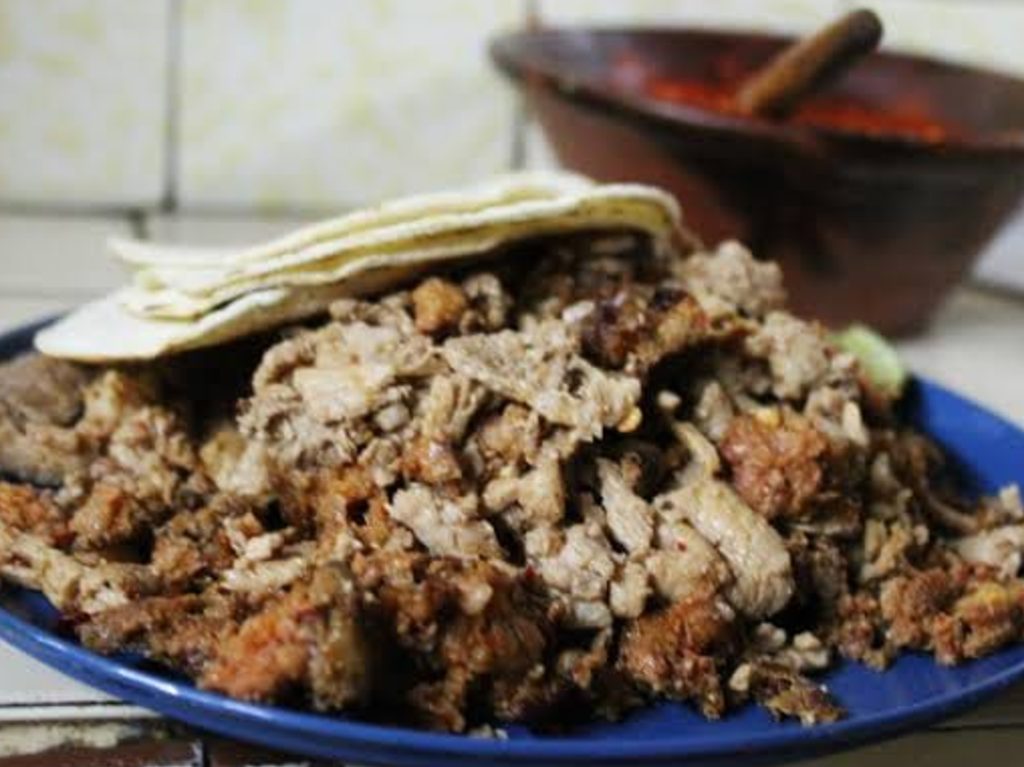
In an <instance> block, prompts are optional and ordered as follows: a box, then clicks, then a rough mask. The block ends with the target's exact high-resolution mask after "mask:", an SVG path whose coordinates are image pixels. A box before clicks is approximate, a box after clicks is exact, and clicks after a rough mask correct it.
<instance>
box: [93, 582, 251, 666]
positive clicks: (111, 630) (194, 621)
mask: <svg viewBox="0 0 1024 767" xmlns="http://www.w3.org/2000/svg"><path fill="white" fill-rule="evenodd" d="M243 614H244V610H243V609H242V605H241V604H240V603H238V602H236V601H234V600H231V599H227V598H224V597H220V596H209V595H198V594H181V595H177V596H154V597H148V598H145V599H141V600H135V601H133V602H131V603H130V604H124V605H118V606H115V607H111V608H109V609H106V610H103V611H102V612H99V613H96V614H94V615H91V616H89V619H88V621H87V622H86V623H84V624H83V625H82V627H81V628H80V629H79V636H80V637H81V639H82V642H83V643H84V644H85V645H86V646H87V647H90V648H91V649H93V650H96V651H97V652H104V653H112V652H117V651H118V650H123V649H125V648H129V649H134V650H136V651H141V652H145V653H146V654H147V655H149V656H150V657H153V658H156V659H159V660H161V661H163V662H164V663H170V664H173V665H174V666H177V667H179V668H182V669H184V670H186V671H187V672H188V673H190V674H193V675H198V674H201V673H202V671H203V669H204V667H205V666H206V664H207V663H209V662H210V661H211V660H212V659H213V658H214V657H215V656H216V654H217V652H218V648H219V646H220V643H221V642H222V641H224V639H226V638H227V637H228V636H229V635H230V634H231V633H232V632H233V631H236V630H237V628H238V621H239V619H240V618H241V617H242V616H243Z"/></svg>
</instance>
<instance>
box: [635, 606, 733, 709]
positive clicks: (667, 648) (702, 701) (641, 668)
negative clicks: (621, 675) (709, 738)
mask: <svg viewBox="0 0 1024 767" xmlns="http://www.w3.org/2000/svg"><path fill="white" fill-rule="evenodd" d="M733 618H734V615H733V613H732V611H731V610H730V609H729V608H728V607H727V606H725V605H723V604H722V603H721V602H720V601H719V600H718V598H717V597H715V596H714V595H708V594H696V595H694V596H692V597H688V598H686V599H682V600H680V601H678V602H676V603H675V604H674V605H672V606H671V607H669V608H667V609H665V610H664V611H662V612H660V613H655V614H652V615H647V616H644V617H642V618H640V619H638V620H637V621H635V622H634V623H633V624H632V625H630V626H629V627H627V628H626V631H625V632H624V634H623V636H622V646H621V648H620V650H619V667H620V668H621V669H623V670H624V671H625V672H626V673H627V674H628V675H629V676H630V677H631V678H632V679H633V680H634V681H635V682H636V683H637V684H639V685H641V686H642V687H644V688H645V689H647V690H649V691H651V692H653V693H655V694H658V695H668V696H670V697H673V698H678V699H680V700H690V701H692V702H693V703H694V705H696V706H697V707H698V708H699V709H700V711H701V713H702V714H704V715H705V716H707V717H709V718H712V719H717V718H718V717H720V716H721V715H722V714H723V713H724V711H725V703H726V700H725V693H724V690H723V685H722V676H721V668H720V666H719V663H720V660H721V658H722V657H723V656H724V655H727V654H728V652H729V651H730V647H731V645H732V644H733V642H734V641H735V640H736V635H735V624H734V621H733Z"/></svg>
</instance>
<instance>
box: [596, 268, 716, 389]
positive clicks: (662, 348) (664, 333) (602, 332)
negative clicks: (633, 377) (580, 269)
mask: <svg viewBox="0 0 1024 767" xmlns="http://www.w3.org/2000/svg"><path fill="white" fill-rule="evenodd" d="M708 327H709V323H708V318H707V317H706V315H705V314H704V312H703V310H702V309H701V308H700V306H699V304H698V303H697V302H696V301H695V300H694V299H693V298H691V297H690V296H687V295H685V294H683V293H682V291H681V290H678V289H674V288H670V287H661V288H658V289H656V290H653V291H651V290H640V289H639V288H638V287H637V286H635V285H631V286H630V287H628V288H623V289H621V290H619V291H618V292H617V293H615V294H614V295H612V296H610V297H608V298H605V299H603V300H601V301H599V302H598V303H597V304H596V306H594V308H593V309H592V310H591V311H589V312H587V314H586V315H585V316H584V317H583V320H582V322H581V332H582V343H583V350H584V352H585V353H586V354H587V355H588V356H590V357H591V358H592V359H594V360H595V361H597V363H598V364H600V365H601V366H602V367H608V368H613V369H625V370H626V371H627V372H629V373H633V374H643V373H644V372H646V371H647V370H650V369H651V368H652V367H654V365H656V364H657V363H658V362H660V361H661V360H663V359H665V358H666V357H668V356H669V355H672V354H677V353H679V352H681V351H683V350H684V349H686V348H687V347H688V346H693V345H696V344H697V343H699V342H700V341H702V340H704V339H705V338H706V337H707V330H708Z"/></svg>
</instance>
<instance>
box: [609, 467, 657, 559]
mask: <svg viewBox="0 0 1024 767" xmlns="http://www.w3.org/2000/svg"><path fill="white" fill-rule="evenodd" d="M597 473H598V477H599V478H600V481H601V503H602V505H603V507H604V510H605V514H606V515H607V519H608V529H609V530H611V533H612V535H613V536H614V537H615V540H617V541H618V542H619V543H620V544H622V546H623V547H624V548H625V549H626V551H627V552H629V553H630V554H631V555H643V554H646V553H647V552H648V551H649V550H650V548H651V539H652V538H653V536H654V512H653V511H652V510H651V507H650V506H649V505H648V504H647V502H646V501H644V500H643V499H642V498H640V497H638V496H637V495H635V494H634V493H633V491H632V490H630V489H629V486H628V485H627V484H626V480H625V478H624V477H623V476H622V471H621V470H620V469H619V467H618V466H616V465H615V464H614V463H612V462H611V461H607V460H603V459H602V460H599V461H598V462H597Z"/></svg>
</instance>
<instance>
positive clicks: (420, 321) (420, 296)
mask: <svg viewBox="0 0 1024 767" xmlns="http://www.w3.org/2000/svg"><path fill="white" fill-rule="evenodd" d="M411 297H412V306H413V315H414V316H415V317H416V329H417V330H418V331H420V332H421V333H427V334H428V335H434V334H437V333H443V332H445V331H448V330H452V329H453V328H457V327H458V326H459V321H460V320H461V319H462V315H463V314H464V313H465V311H466V309H467V308H469V301H468V300H467V299H466V294H465V293H463V292H462V288H460V287H459V286H458V285H455V284H453V283H451V282H448V281H447V280H442V279H441V278H440V277H430V278H428V279H426V280H424V281H423V282H421V283H420V284H419V285H418V286H417V287H416V289H415V290H414V291H412V293H411Z"/></svg>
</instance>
